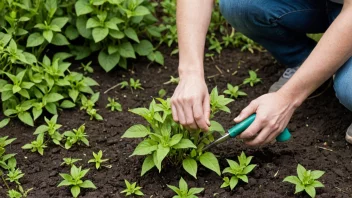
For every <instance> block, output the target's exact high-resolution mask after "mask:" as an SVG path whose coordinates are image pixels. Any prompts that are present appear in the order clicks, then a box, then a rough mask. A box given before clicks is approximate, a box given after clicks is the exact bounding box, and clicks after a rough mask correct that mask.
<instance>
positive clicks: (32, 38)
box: [26, 32, 44, 47]
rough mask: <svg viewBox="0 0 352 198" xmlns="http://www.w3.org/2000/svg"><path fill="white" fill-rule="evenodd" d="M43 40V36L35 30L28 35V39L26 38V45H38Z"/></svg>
mask: <svg viewBox="0 0 352 198" xmlns="http://www.w3.org/2000/svg"><path fill="white" fill-rule="evenodd" d="M43 42H44V37H43V36H42V35H41V34H40V33H38V32H36V33H33V34H31V35H29V37H28V39H27V45H26V46H27V47H36V46H39V45H41V44H43Z"/></svg>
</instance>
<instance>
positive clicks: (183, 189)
mask: <svg viewBox="0 0 352 198" xmlns="http://www.w3.org/2000/svg"><path fill="white" fill-rule="evenodd" d="M167 187H169V188H170V189H171V190H173V191H174V192H175V193H176V195H175V196H173V198H197V196H196V195H197V194H199V193H201V192H202V191H203V190H204V188H191V189H188V185H187V182H186V181H185V180H184V179H183V178H182V177H181V179H180V181H179V187H178V188H177V187H176V186H172V185H167Z"/></svg>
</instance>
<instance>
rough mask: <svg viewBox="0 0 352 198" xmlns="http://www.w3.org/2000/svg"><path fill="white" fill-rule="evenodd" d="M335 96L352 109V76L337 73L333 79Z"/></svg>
mask: <svg viewBox="0 0 352 198" xmlns="http://www.w3.org/2000/svg"><path fill="white" fill-rule="evenodd" d="M334 89H335V93H336V97H337V98H338V99H339V101H340V103H341V104H342V105H344V106H345V107H346V108H347V109H349V110H351V111H352V78H350V77H348V76H345V75H343V73H341V72H340V73H337V74H336V75H335V79H334Z"/></svg>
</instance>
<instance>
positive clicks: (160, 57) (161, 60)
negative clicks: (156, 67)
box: [154, 51, 164, 65]
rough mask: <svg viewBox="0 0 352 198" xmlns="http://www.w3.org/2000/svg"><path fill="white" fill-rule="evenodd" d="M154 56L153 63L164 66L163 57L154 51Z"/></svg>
mask: <svg viewBox="0 0 352 198" xmlns="http://www.w3.org/2000/svg"><path fill="white" fill-rule="evenodd" d="M154 56H155V62H157V63H159V64H160V65H164V56H163V55H162V54H161V52H159V51H156V52H155V53H154Z"/></svg>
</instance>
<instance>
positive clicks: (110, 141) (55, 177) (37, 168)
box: [0, 49, 352, 198]
mask: <svg viewBox="0 0 352 198" xmlns="http://www.w3.org/2000/svg"><path fill="white" fill-rule="evenodd" d="M164 51H166V53H165V54H169V53H170V52H169V50H168V49H165V50H164ZM239 61H240V64H238V62H239ZM148 64H149V62H148V61H147V60H146V59H140V60H138V61H136V62H134V63H132V67H130V68H131V69H130V70H128V71H126V70H122V69H115V70H114V71H112V72H110V73H108V74H106V73H105V72H104V71H103V70H102V69H100V68H99V67H98V66H97V67H95V68H94V69H95V70H96V71H95V73H94V74H92V75H91V77H93V78H94V79H95V80H97V82H99V84H100V87H96V88H95V90H96V91H100V93H101V96H100V99H99V101H98V103H97V108H98V109H99V113H100V114H101V115H102V116H103V117H104V121H103V122H98V121H90V120H89V117H88V115H86V114H85V112H83V111H79V109H78V108H76V109H74V110H68V111H63V112H61V113H60V116H59V120H58V122H59V123H60V124H62V125H63V127H62V128H61V132H63V131H66V130H71V129H72V128H78V127H79V126H80V125H81V124H83V123H86V131H87V134H88V135H89V137H88V139H89V141H90V144H91V146H90V147H85V146H74V147H73V148H72V149H70V150H69V151H67V150H65V149H64V148H60V147H58V146H55V145H52V144H51V145H49V146H48V148H47V149H46V150H45V152H44V157H42V156H40V155H39V154H37V153H30V152H28V151H25V150H22V149H21V146H23V145H24V144H26V143H28V142H30V141H32V140H34V138H35V136H33V135H32V134H33V132H34V130H35V128H30V127H27V126H24V125H23V124H22V123H20V122H19V121H17V120H15V121H12V122H11V123H10V125H9V126H7V127H5V128H4V129H1V135H2V136H5V135H8V136H10V137H16V138H17V140H16V141H15V142H14V143H13V144H12V145H11V146H9V147H8V148H7V150H8V152H14V153H17V156H16V158H17V161H18V165H19V167H20V168H21V169H22V171H23V172H24V173H25V176H24V178H23V179H22V180H21V181H22V184H23V185H24V186H25V187H26V188H30V187H33V188H34V189H33V191H32V192H31V193H30V195H29V196H28V197H31V198H34V197H35V198H48V197H63V198H65V197H71V194H70V191H69V190H68V188H65V187H61V188H57V187H56V186H57V184H58V183H59V182H60V181H61V177H60V176H59V173H66V172H69V168H67V167H63V166H60V164H61V162H62V158H64V157H74V158H81V159H83V160H82V161H80V162H79V163H78V165H82V166H83V167H84V168H90V169H91V170H90V172H89V174H88V175H87V177H86V178H87V179H90V180H92V181H93V182H94V183H95V184H96V186H97V187H98V189H97V190H95V191H92V190H83V191H82V192H81V196H80V197H89V198H103V197H104V198H107V197H123V195H121V194H120V193H119V192H120V191H122V190H123V189H124V182H123V180H124V179H128V180H130V181H137V182H138V184H139V185H140V186H142V187H143V188H142V190H143V192H144V193H145V194H146V196H145V197H165V198H169V197H172V195H173V194H172V192H171V190H170V189H168V188H167V187H166V184H172V185H176V184H177V183H178V181H179V179H180V176H183V177H184V178H185V180H186V181H188V183H189V185H190V186H191V187H204V188H205V191H204V192H203V193H201V195H200V196H199V197H209V198H210V197H214V195H215V197H271V198H274V197H308V196H307V195H304V194H298V195H294V194H293V193H294V186H293V185H291V184H288V183H283V182H282V180H283V178H284V177H285V176H288V175H295V174H296V167H297V163H300V164H302V165H303V166H305V167H306V168H307V169H318V170H324V171H326V174H325V175H324V176H323V177H322V178H321V181H322V182H323V183H324V184H325V186H326V187H325V188H324V189H318V190H317V197H351V194H352V180H351V176H352V148H351V146H350V145H348V144H347V143H346V142H345V140H344V135H345V130H346V129H347V127H348V126H349V124H350V123H351V121H352V113H350V112H349V111H348V110H346V109H345V108H344V107H343V106H342V105H341V104H339V102H338V99H337V98H336V97H335V93H334V91H333V89H332V88H331V87H330V88H329V89H328V90H327V91H326V92H324V93H323V94H322V95H320V96H319V97H316V98H314V99H310V100H307V101H306V102H305V103H304V104H303V105H302V106H301V107H300V108H299V109H298V110H297V111H296V112H295V114H294V116H293V118H292V120H291V121H290V123H289V125H288V128H289V129H290V131H291V132H292V135H293V137H292V139H291V140H290V141H289V142H287V143H275V144H273V145H270V146H266V147H263V148H248V147H246V146H244V145H243V144H242V143H241V142H240V141H236V140H230V141H228V142H226V143H224V144H222V145H219V146H218V147H217V148H214V149H213V150H212V151H213V152H214V153H215V154H216V155H218V156H219V159H220V166H221V168H222V169H223V168H225V167H226V166H227V163H226V160H225V159H226V158H228V159H235V160H237V158H236V156H237V155H239V154H240V153H241V151H245V153H246V154H247V156H249V155H251V156H254V158H253V163H255V164H257V165H258V166H257V167H256V168H255V169H254V170H253V172H252V173H250V175H249V183H248V184H245V183H240V184H239V185H238V186H237V187H236V188H235V189H234V190H233V191H232V192H231V191H229V189H220V185H221V183H222V178H221V177H219V176H217V175H216V174H215V173H213V172H211V171H209V170H206V169H204V168H200V169H199V172H198V179H197V180H195V179H193V178H192V177H191V176H189V175H187V173H185V171H183V170H182V168H181V167H173V166H171V165H169V164H166V165H165V167H164V168H163V170H162V172H161V173H160V174H159V173H158V171H157V170H156V169H153V170H152V171H150V172H149V173H147V174H146V175H145V176H143V177H140V171H141V166H142V162H143V161H142V160H143V158H142V157H129V155H130V154H131V153H132V151H133V149H134V147H135V146H136V145H137V144H138V142H139V141H140V140H136V139H135V140H130V139H121V138H120V137H121V136H122V134H123V133H124V131H125V130H126V129H127V128H129V127H130V126H132V125H133V124H136V123H145V122H144V120H142V119H141V118H140V117H138V116H136V115H134V114H132V113H130V112H128V111H127V110H128V109H131V108H136V107H143V106H148V105H149V103H150V102H151V100H152V98H153V97H157V95H158V91H159V90H160V89H161V88H164V89H166V90H167V93H168V94H167V96H169V97H171V96H172V93H173V90H174V89H175V87H176V86H175V85H164V84H163V82H166V81H168V80H169V78H170V75H173V76H177V66H178V59H177V57H176V56H173V57H168V56H167V57H166V59H165V67H161V66H158V65H156V64H152V65H150V67H149V68H148V69H147V68H146V66H147V65H148ZM216 66H217V67H218V69H217V68H216ZM249 69H253V70H255V69H258V72H257V73H258V76H259V77H260V78H262V81H263V83H260V84H258V85H256V86H254V87H253V88H251V87H249V86H244V87H243V91H245V92H246V93H247V94H248V97H244V98H240V99H237V100H236V101H235V102H233V103H231V104H230V105H229V107H230V109H231V114H226V113H220V114H219V115H217V116H216V117H217V121H219V122H220V123H221V124H223V126H224V127H225V128H229V127H231V125H232V124H233V121H232V120H233V118H234V117H235V116H236V115H237V114H238V113H239V112H240V111H241V110H242V109H243V108H244V107H245V106H246V105H247V104H248V103H249V102H250V101H251V100H253V99H255V98H256V97H258V96H260V95H262V94H265V93H266V92H267V90H268V89H269V87H270V85H271V84H272V83H273V82H275V81H276V80H277V79H278V78H279V76H280V74H281V73H282V72H283V70H284V68H283V67H282V66H281V65H279V64H277V63H275V61H274V59H273V58H272V57H271V55H270V54H268V53H265V52H261V53H260V52H256V53H255V54H251V53H247V52H246V53H245V52H240V51H239V50H230V49H226V50H224V51H223V53H222V55H221V57H217V58H215V59H214V60H207V61H205V75H206V78H207V84H208V87H209V90H211V89H212V88H214V87H215V86H217V87H218V89H219V92H222V91H224V90H225V88H226V84H227V83H231V84H233V85H237V84H241V82H242V80H243V79H244V78H246V77H247V76H248V73H247V72H248V70H249ZM235 71H237V73H236V74H235V75H232V74H233V73H234V72H235ZM130 77H133V78H137V79H141V82H142V84H143V87H144V89H145V90H138V91H134V92H133V93H131V91H130V90H129V89H125V90H120V89H119V88H116V89H114V90H112V91H110V92H108V93H107V94H104V93H103V92H104V91H105V90H107V89H108V88H110V87H112V86H114V85H115V84H117V83H119V82H121V81H123V80H128V79H129V78H130ZM208 77H210V78H208ZM108 97H114V98H118V101H119V102H120V103H121V104H122V106H123V109H124V111H123V112H109V111H108V110H107V109H105V106H106V104H107V98H108ZM0 117H3V116H2V115H0ZM39 124H40V123H37V126H38V125H39ZM324 142H326V143H327V145H326V146H324ZM319 147H326V148H328V149H331V150H325V149H321V148H319ZM100 149H101V150H103V151H104V158H109V159H110V161H109V163H110V164H111V165H112V168H111V169H107V168H103V169H101V170H98V171H96V170H95V169H94V166H93V164H88V163H87V161H88V159H90V158H92V152H93V151H95V152H97V151H99V150H100ZM1 187H2V189H0V197H6V189H5V187H4V185H3V184H1Z"/></svg>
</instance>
